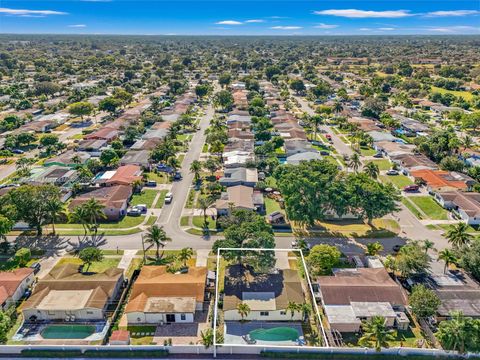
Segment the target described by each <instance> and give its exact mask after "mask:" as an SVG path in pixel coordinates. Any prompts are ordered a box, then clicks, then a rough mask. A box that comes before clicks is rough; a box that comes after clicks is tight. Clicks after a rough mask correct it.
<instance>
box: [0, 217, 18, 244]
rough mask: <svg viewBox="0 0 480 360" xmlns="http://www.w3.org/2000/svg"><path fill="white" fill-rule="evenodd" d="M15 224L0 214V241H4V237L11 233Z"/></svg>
mask: <svg viewBox="0 0 480 360" xmlns="http://www.w3.org/2000/svg"><path fill="white" fill-rule="evenodd" d="M13 225H15V223H14V222H13V221H12V220H11V219H9V218H8V217H6V216H4V215H2V214H0V240H6V239H7V238H6V235H7V234H8V233H9V232H10V231H12V228H13Z"/></svg>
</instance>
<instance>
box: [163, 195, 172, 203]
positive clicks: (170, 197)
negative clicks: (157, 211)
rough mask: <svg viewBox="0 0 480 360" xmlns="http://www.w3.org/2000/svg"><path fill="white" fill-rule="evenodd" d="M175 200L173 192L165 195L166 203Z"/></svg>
mask: <svg viewBox="0 0 480 360" xmlns="http://www.w3.org/2000/svg"><path fill="white" fill-rule="evenodd" d="M172 200H173V194H172V193H171V192H169V193H167V195H165V204H170V203H171V202H172Z"/></svg>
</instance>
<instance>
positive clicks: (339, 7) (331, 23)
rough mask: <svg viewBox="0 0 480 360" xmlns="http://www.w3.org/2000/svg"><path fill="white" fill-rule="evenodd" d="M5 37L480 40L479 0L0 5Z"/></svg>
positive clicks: (112, 0) (89, 0) (9, 0)
mask: <svg viewBox="0 0 480 360" xmlns="http://www.w3.org/2000/svg"><path fill="white" fill-rule="evenodd" d="M0 33H43V34H45V33H49V34H139V35H140V34H142V35H414V34H427V35H456V34H478V35H480V0H463V1H462V0H460V1H456V0H455V1H453V0H415V1H414V0H404V1H402V0H398V1H397V0H376V1H368V0H354V1H345V0H328V1H326V0H322V1H318V0H317V1H314V0H310V1H301V0H299V1H291V0H279V1H278V0H277V1H274V0H216V1H202V0H134V1H132V0H54V1H44V0H30V1H21V0H0Z"/></svg>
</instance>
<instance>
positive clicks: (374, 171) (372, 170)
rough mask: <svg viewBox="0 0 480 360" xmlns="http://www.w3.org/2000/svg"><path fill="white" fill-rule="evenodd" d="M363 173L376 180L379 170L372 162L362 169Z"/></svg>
mask: <svg viewBox="0 0 480 360" xmlns="http://www.w3.org/2000/svg"><path fill="white" fill-rule="evenodd" d="M363 171H365V174H367V175H368V176H370V177H371V178H372V179H376V178H378V175H379V174H380V170H379V169H378V165H377V164H375V163H374V162H371V161H370V162H368V163H367V164H366V165H365V166H364V167H363Z"/></svg>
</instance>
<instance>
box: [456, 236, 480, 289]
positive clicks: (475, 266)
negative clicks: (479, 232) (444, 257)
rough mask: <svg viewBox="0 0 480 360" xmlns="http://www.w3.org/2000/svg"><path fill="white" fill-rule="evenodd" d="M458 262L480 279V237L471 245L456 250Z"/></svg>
mask: <svg viewBox="0 0 480 360" xmlns="http://www.w3.org/2000/svg"><path fill="white" fill-rule="evenodd" d="M456 255H457V257H458V264H459V265H460V266H461V267H462V268H463V269H465V270H466V271H468V272H469V273H470V274H472V275H473V277H475V278H476V279H477V280H479V281H480V238H477V239H474V240H472V242H471V245H470V246H469V247H462V248H460V249H457V250H456Z"/></svg>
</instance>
